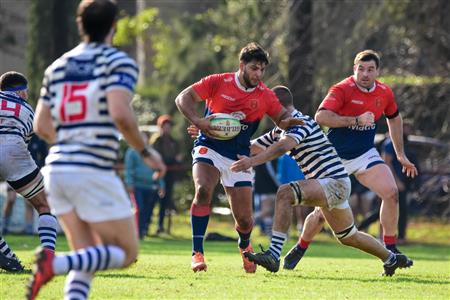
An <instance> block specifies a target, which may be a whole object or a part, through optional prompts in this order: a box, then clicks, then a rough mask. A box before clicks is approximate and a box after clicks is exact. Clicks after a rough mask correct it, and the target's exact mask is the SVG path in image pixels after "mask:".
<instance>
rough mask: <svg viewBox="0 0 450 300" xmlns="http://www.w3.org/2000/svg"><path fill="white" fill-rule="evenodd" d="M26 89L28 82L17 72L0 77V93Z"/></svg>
mask: <svg viewBox="0 0 450 300" xmlns="http://www.w3.org/2000/svg"><path fill="white" fill-rule="evenodd" d="M27 88H28V80H27V79H26V78H25V76H24V75H23V74H21V73H19V72H15V71H9V72H6V73H4V74H3V75H2V76H0V91H21V90H26V89H27Z"/></svg>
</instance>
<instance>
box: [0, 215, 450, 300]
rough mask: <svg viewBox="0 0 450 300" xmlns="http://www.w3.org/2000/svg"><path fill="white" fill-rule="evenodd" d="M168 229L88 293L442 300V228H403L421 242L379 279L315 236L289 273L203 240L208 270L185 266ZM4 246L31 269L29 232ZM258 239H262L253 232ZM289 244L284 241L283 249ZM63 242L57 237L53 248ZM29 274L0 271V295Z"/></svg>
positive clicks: (180, 220)
mask: <svg viewBox="0 0 450 300" xmlns="http://www.w3.org/2000/svg"><path fill="white" fill-rule="evenodd" d="M174 228H175V229H174V230H173V235H172V236H168V235H163V236H162V237H148V238H146V240H144V241H143V242H141V252H140V256H139V260H138V262H137V263H136V264H134V265H133V266H132V267H130V268H129V269H127V270H125V271H115V270H114V271H110V272H101V273H97V275H96V277H95V279H94V281H93V285H92V286H93V287H92V289H91V295H90V299H155V298H159V299H450V237H449V235H450V233H449V232H450V230H449V229H450V226H449V225H439V224H425V225H417V224H412V225H411V226H410V231H409V232H410V235H411V238H412V239H413V240H414V241H416V240H422V241H424V243H420V244H418V243H416V242H414V243H412V244H410V245H405V246H401V250H402V251H403V252H405V253H406V254H408V255H409V256H410V257H411V258H412V259H413V260H414V266H413V267H412V268H411V269H407V270H398V271H397V273H396V275H395V276H394V277H392V278H386V277H381V276H380V274H381V273H382V263H381V262H380V261H378V260H377V259H375V258H372V257H371V256H369V255H366V254H365V253H362V252H360V251H358V250H354V249H350V248H348V247H345V246H342V245H338V244H337V243H336V242H335V241H334V239H332V238H330V237H328V236H327V235H326V234H321V235H319V237H318V241H316V242H314V243H313V244H311V246H310V249H309V250H308V253H307V256H306V257H305V258H304V259H303V260H302V261H301V262H300V264H299V265H298V266H297V269H296V270H294V271H285V270H280V271H279V272H278V273H276V274H272V273H269V272H267V271H266V270H264V269H263V268H258V270H257V273H256V274H245V273H244V271H243V269H242V266H241V265H242V264H241V258H240V255H239V251H238V249H237V246H236V243H235V242H212V241H206V243H205V249H206V261H207V263H208V271H207V272H201V273H197V274H194V273H193V272H192V271H191V270H190V248H191V242H190V239H189V224H188V218H187V216H184V217H177V218H176V221H175V224H174ZM230 228H232V224H231V223H230V222H229V221H222V222H218V221H217V219H216V220H214V218H213V220H212V222H211V223H210V228H209V232H211V231H216V232H219V233H222V234H226V235H229V236H234V232H233V231H231V230H230ZM6 239H7V241H8V243H9V244H10V246H12V247H13V249H14V250H15V251H16V253H17V254H18V255H19V257H20V258H21V260H22V261H23V263H24V264H25V266H26V268H27V269H29V268H30V267H31V262H32V260H33V255H32V252H33V248H34V247H35V246H37V245H38V239H37V237H29V236H13V235H7V236H6ZM258 243H261V244H263V245H264V246H265V247H267V246H268V241H267V239H266V238H264V237H261V236H259V235H258V234H257V233H255V234H254V238H253V244H254V248H255V250H257V248H258ZM294 243H295V239H294V237H292V238H291V239H290V240H289V243H288V245H287V246H286V247H285V249H284V254H285V253H286V252H287V251H288V250H289V248H290V247H291V245H293V244H294ZM66 250H67V244H66V241H65V239H64V238H63V237H61V236H60V237H59V240H58V251H66ZM30 272H31V271H28V272H25V273H20V274H10V273H6V272H4V271H2V270H0V299H2V300H3V299H5V300H6V299H23V295H24V292H25V284H26V282H27V280H28V278H29V277H30ZM63 286H64V277H58V278H56V279H54V280H53V281H52V282H50V283H49V284H48V285H46V286H45V287H44V288H43V290H42V291H41V294H40V297H39V299H62V298H63Z"/></svg>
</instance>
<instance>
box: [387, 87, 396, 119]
mask: <svg viewBox="0 0 450 300" xmlns="http://www.w3.org/2000/svg"><path fill="white" fill-rule="evenodd" d="M386 98H387V104H386V108H385V109H384V115H385V116H386V118H388V119H391V118H395V117H396V116H397V115H398V107H397V103H396V102H395V96H394V93H393V92H392V90H391V89H390V88H388V89H387V91H386Z"/></svg>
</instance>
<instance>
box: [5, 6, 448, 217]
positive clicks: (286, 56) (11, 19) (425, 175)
mask: <svg viewBox="0 0 450 300" xmlns="http://www.w3.org/2000/svg"><path fill="white" fill-rule="evenodd" d="M78 2H79V1H77V0H0V73H4V72H6V71H9V70H16V71H19V72H23V73H24V74H26V76H27V77H28V78H29V81H30V90H31V93H30V95H31V96H30V102H31V103H32V104H33V105H35V104H36V101H37V99H38V94H39V89H40V85H41V81H42V78H43V72H44V70H45V68H46V67H47V66H48V65H49V64H50V63H51V62H52V61H53V60H55V59H56V58H57V57H59V56H60V55H61V54H63V53H64V52H66V51H67V50H69V49H70V48H72V47H74V46H75V45H76V44H77V43H78V42H79V37H78V33H77V29H76V24H75V11H76V7H77V5H78ZM117 2H118V4H119V7H120V9H121V18H120V20H119V22H118V27H117V34H116V36H115V40H114V43H115V45H116V46H117V47H119V48H121V49H123V50H125V51H127V52H128V53H129V54H130V55H131V56H133V57H134V58H135V59H136V61H137V62H138V64H139V67H140V70H141V72H140V78H139V86H138V89H137V95H136V97H135V99H134V100H133V106H134V108H135V110H136V112H137V116H138V119H139V124H140V125H141V126H142V128H144V129H145V130H147V131H150V132H153V131H156V130H157V127H156V126H155V124H156V122H157V118H158V117H159V116H160V115H162V114H168V115H170V116H171V118H172V119H171V121H172V124H173V136H174V138H175V139H177V140H178V141H180V142H179V145H180V152H181V154H182V155H183V157H184V158H183V160H182V162H181V165H180V166H179V168H178V169H177V172H176V173H177V176H176V177H177V178H176V184H175V186H174V195H173V202H174V207H173V209H174V210H175V211H185V210H186V209H187V208H188V207H189V205H190V202H191V200H192V197H193V185H192V182H191V180H190V150H191V147H192V140H191V139H190V138H189V137H188V135H187V134H186V131H185V128H186V127H187V125H188V124H187V123H186V121H185V119H184V118H183V117H182V115H181V114H179V113H178V111H177V109H176V106H175V103H174V100H175V97H176V95H177V94H178V93H179V92H180V91H181V90H183V89H184V88H185V87H187V86H188V85H190V84H192V83H194V82H196V81H197V80H199V79H200V78H201V77H203V76H206V75H209V74H211V73H222V72H231V71H235V70H237V68H238V53H239V50H240V49H241V48H242V47H243V46H244V45H246V44H247V43H248V42H250V41H256V42H258V43H260V44H261V45H262V46H263V47H264V48H266V49H267V50H268V51H269V53H270V56H271V64H270V65H269V67H268V69H267V71H266V75H265V79H264V82H265V83H266V85H267V86H269V87H272V86H275V85H278V84H283V85H287V86H289V87H290V88H291V90H292V91H293V94H294V99H295V104H296V107H297V108H299V109H300V110H301V111H302V112H303V113H306V114H310V115H314V112H315V111H316V109H317V107H318V105H319V103H320V102H321V100H322V99H323V97H324V96H325V95H326V93H327V89H328V88H329V86H331V85H332V84H333V83H335V82H338V81H340V80H341V79H343V78H345V77H347V76H349V75H350V74H351V73H352V67H353V58H354V56H355V54H356V53H357V52H359V51H361V50H364V49H367V48H370V49H374V50H376V51H378V52H379V53H380V54H381V60H382V65H381V78H380V80H381V81H382V82H384V83H387V84H388V85H390V86H391V87H392V88H393V90H394V93H395V94H396V97H397V103H398V105H399V108H400V111H401V113H402V116H403V118H407V119H409V120H410V121H411V123H412V124H413V126H412V127H413V128H412V131H411V135H410V137H409V142H410V143H409V145H408V147H410V148H411V149H412V150H413V151H414V152H415V155H416V157H417V163H418V165H419V169H420V172H421V176H420V178H419V179H418V180H417V182H416V183H415V184H414V185H413V186H412V188H411V191H410V193H409V196H408V197H409V198H408V199H409V200H408V201H409V205H410V208H411V210H410V213H411V214H412V215H413V216H414V215H415V216H417V217H420V218H427V219H437V220H439V221H440V222H445V223H448V222H449V218H450V191H449V190H450V154H449V147H450V130H449V122H450V117H449V116H450V30H449V29H450V18H449V17H448V15H449V13H450V1H448V0H428V1H422V0H371V1H369V0H315V1H313V0H244V1H233V0H203V1H201V0H184V1H183V0H118V1H117ZM269 125H270V124H268V123H267V124H261V126H260V128H267V126H269ZM378 130H379V135H377V142H378V143H381V142H382V141H383V140H384V137H385V132H386V131H387V127H386V122H385V121H384V120H381V121H380V124H379V127H378ZM125 150H126V146H124V147H123V152H125ZM120 169H121V167H120V164H119V170H120ZM0 198H1V197H0ZM215 198H217V199H222V200H218V201H219V203H217V204H216V205H217V206H221V203H220V202H224V203H225V204H224V205H225V206H226V200H225V199H224V197H222V196H221V192H220V191H218V197H215ZM0 202H1V200H0ZM222 204H223V203H222Z"/></svg>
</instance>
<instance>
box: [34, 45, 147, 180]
mask: <svg viewBox="0 0 450 300" xmlns="http://www.w3.org/2000/svg"><path fill="white" fill-rule="evenodd" d="M137 73H138V70H137V67H136V64H135V62H134V61H133V60H132V59H131V58H129V57H128V56H127V55H126V54H125V53H123V52H121V51H118V50H117V49H115V48H113V47H110V46H107V45H104V44H97V43H90V44H86V43H82V44H80V45H79V46H77V47H76V48H74V49H73V50H71V51H69V52H67V53H66V54H64V55H63V56H62V57H61V58H59V59H58V60H56V61H55V62H54V63H53V64H52V65H51V66H50V67H49V68H48V69H47V71H46V73H45V77H44V83H43V87H42V91H41V100H42V101H43V102H44V103H45V104H47V105H49V106H50V109H51V113H52V117H53V121H54V125H55V128H56V131H57V137H56V143H55V145H54V146H52V148H51V149H50V151H49V155H48V157H47V159H46V164H47V165H49V166H50V169H52V170H61V171H81V172H82V171H93V170H107V171H111V170H113V166H114V163H115V161H116V159H117V154H118V150H119V139H118V138H119V134H118V131H117V129H116V128H115V125H114V123H113V121H112V118H111V116H110V115H109V112H108V102H107V98H106V96H107V92H109V91H111V90H112V89H118V88H119V89H125V90H128V91H133V89H134V85H135V83H136V80H137Z"/></svg>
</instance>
